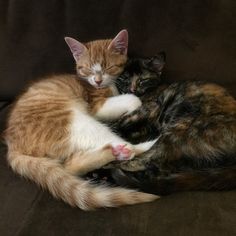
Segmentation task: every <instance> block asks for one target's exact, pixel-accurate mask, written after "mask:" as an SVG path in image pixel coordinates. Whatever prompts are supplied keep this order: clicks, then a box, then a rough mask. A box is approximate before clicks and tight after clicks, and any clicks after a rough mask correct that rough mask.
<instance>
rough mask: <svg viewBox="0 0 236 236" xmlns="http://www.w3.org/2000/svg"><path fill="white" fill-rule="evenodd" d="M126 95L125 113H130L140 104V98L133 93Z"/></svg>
mask: <svg viewBox="0 0 236 236" xmlns="http://www.w3.org/2000/svg"><path fill="white" fill-rule="evenodd" d="M126 96H127V112H126V113H125V114H130V113H131V112H133V111H135V110H137V109H138V108H139V107H141V106H142V102H141V100H140V99H139V98H138V97H136V96H135V95H133V94H126Z"/></svg>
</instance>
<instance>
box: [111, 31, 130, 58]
mask: <svg viewBox="0 0 236 236" xmlns="http://www.w3.org/2000/svg"><path fill="white" fill-rule="evenodd" d="M108 49H109V50H114V51H115V52H119V53H120V54H124V55H126V54H127V51H128V31H127V30H121V31H120V32H119V33H118V34H117V35H116V37H115V38H114V39H113V40H112V41H111V43H110V44H109V46H108Z"/></svg>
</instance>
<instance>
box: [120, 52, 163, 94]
mask: <svg viewBox="0 0 236 236" xmlns="http://www.w3.org/2000/svg"><path fill="white" fill-rule="evenodd" d="M165 58H166V56H165V53H164V52H161V53H158V54H157V55H156V56H153V57H150V58H135V59H129V61H128V63H127V65H126V67H125V70H124V72H123V73H122V74H121V75H120V77H119V78H118V79H117V81H116V84H117V88H118V90H119V92H120V93H134V94H135V95H137V96H142V95H144V94H145V93H146V92H148V91H150V90H152V89H155V88H156V87H157V86H158V85H159V84H160V83H161V77H160V76H161V72H162V70H163V68H164V65H165Z"/></svg>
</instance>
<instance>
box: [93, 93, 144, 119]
mask: <svg viewBox="0 0 236 236" xmlns="http://www.w3.org/2000/svg"><path fill="white" fill-rule="evenodd" d="M141 105H142V102H141V101H140V99H139V98H138V97H136V96H135V95H133V94H123V95H119V96H115V97H110V98H108V99H107V100H106V102H105V103H104V104H103V106H102V107H101V108H100V109H99V111H98V112H97V114H96V117H98V118H99V119H102V120H115V119H117V118H119V117H121V116H122V115H123V114H125V113H130V112H132V111H134V110H136V109H137V108H138V107H140V106H141Z"/></svg>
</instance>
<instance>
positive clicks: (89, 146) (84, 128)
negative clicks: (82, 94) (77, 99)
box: [70, 107, 124, 152]
mask: <svg viewBox="0 0 236 236" xmlns="http://www.w3.org/2000/svg"><path fill="white" fill-rule="evenodd" d="M73 111H74V117H73V120H72V124H71V127H70V134H71V135H70V143H71V148H72V151H73V152H75V151H81V150H82V151H86V150H94V149H97V148H101V147H102V146H104V145H106V144H108V143H112V142H121V143H124V141H123V140H122V139H121V138H120V137H118V136H117V135H116V134H114V133H112V131H111V130H110V129H109V128H108V127H106V126H105V125H103V124H101V123H100V122H98V121H97V120H95V119H94V118H93V117H91V116H90V115H88V114H86V113H84V112H82V111H81V110H79V108H77V107H76V108H73Z"/></svg>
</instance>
